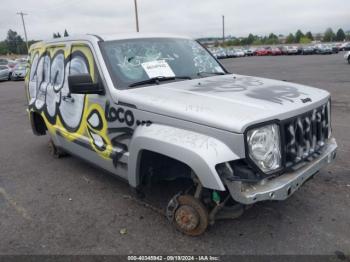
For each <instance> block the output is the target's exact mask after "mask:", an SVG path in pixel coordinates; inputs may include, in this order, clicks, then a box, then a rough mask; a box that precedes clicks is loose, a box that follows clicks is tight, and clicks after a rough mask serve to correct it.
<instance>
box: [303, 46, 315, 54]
mask: <svg viewBox="0 0 350 262" xmlns="http://www.w3.org/2000/svg"><path fill="white" fill-rule="evenodd" d="M314 53H315V48H314V47H313V46H311V45H309V46H303V47H302V48H301V54H302V55H313V54H314Z"/></svg>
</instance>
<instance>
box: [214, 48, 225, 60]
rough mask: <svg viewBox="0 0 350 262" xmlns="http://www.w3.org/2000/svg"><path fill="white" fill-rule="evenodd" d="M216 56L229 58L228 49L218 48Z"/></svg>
mask: <svg viewBox="0 0 350 262" xmlns="http://www.w3.org/2000/svg"><path fill="white" fill-rule="evenodd" d="M216 58H218V59H223V58H227V53H226V50H225V49H224V48H222V47H220V48H218V49H217V50H216Z"/></svg>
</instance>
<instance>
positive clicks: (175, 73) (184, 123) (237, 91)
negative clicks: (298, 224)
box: [26, 34, 337, 235]
mask: <svg viewBox="0 0 350 262" xmlns="http://www.w3.org/2000/svg"><path fill="white" fill-rule="evenodd" d="M29 67H30V71H29V72H28V73H27V75H26V87H27V88H26V90H27V97H28V113H29V118H30V122H31V125H32V128H33V132H34V134H36V135H44V134H46V133H48V135H49V137H50V148H51V152H52V153H53V155H55V156H57V157H59V156H62V155H63V154H65V153H69V154H72V155H76V156H79V157H80V158H83V159H85V160H86V161H89V162H90V163H92V164H94V165H97V166H99V167H101V168H103V169H105V170H107V171H108V172H110V173H112V174H114V175H116V176H119V177H121V178H124V179H125V180H126V181H127V182H128V184H129V185H130V186H131V188H133V189H135V190H136V191H137V192H142V191H143V189H144V187H145V186H147V185H148V184H149V183H152V182H153V181H154V180H163V179H166V180H175V179H184V180H186V181H189V183H183V185H188V186H186V187H185V186H184V188H182V189H181V191H180V192H179V193H177V194H175V195H174V196H173V197H172V198H171V199H170V201H169V203H168V205H167V207H166V214H167V217H168V219H169V220H170V221H171V222H172V223H173V224H174V225H175V226H176V227H177V228H178V229H179V230H180V231H182V232H184V233H185V234H188V235H199V234H201V233H203V232H204V231H205V230H206V228H207V226H208V224H210V223H213V222H214V221H215V219H217V218H220V217H223V215H224V216H226V217H227V216H229V217H235V216H238V215H239V214H241V213H242V211H243V210H244V209H245V208H246V207H247V206H250V205H252V204H254V203H256V202H258V201H265V200H284V199H286V198H288V197H289V196H291V195H292V194H293V193H294V192H295V191H296V190H297V189H298V188H299V187H300V186H302V184H303V183H304V182H305V181H307V180H308V179H310V178H311V177H313V175H315V174H316V173H317V172H318V171H319V170H320V169H321V168H322V167H323V166H325V165H326V164H328V163H330V162H331V161H332V160H333V159H334V157H335V152H336V148H337V144H336V142H335V139H334V138H332V135H331V119H330V117H331V103H330V95H329V93H328V92H326V91H324V90H320V89H316V88H312V87H307V86H303V85H299V84H292V83H288V82H281V81H275V80H270V79H264V78H258V77H252V76H244V75H237V74H232V73H229V72H227V70H226V69H225V68H224V67H223V66H222V65H221V64H220V63H219V62H218V61H217V60H216V59H215V58H214V57H213V56H212V55H211V54H210V53H209V52H208V51H207V50H206V49H205V48H203V47H202V46H201V45H200V44H199V43H197V42H195V41H193V40H191V39H188V38H183V37H174V36H164V35H140V34H137V35H127V36H105V37H101V36H95V35H85V36H81V37H67V38H64V39H54V40H50V41H45V42H40V43H36V44H34V45H32V47H31V49H30V65H29Z"/></svg>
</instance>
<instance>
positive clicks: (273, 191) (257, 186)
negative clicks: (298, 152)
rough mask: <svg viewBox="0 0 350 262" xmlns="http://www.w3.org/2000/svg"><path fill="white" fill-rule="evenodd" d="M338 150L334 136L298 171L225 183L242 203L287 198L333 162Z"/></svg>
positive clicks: (235, 198)
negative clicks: (254, 181) (249, 180)
mask: <svg viewBox="0 0 350 262" xmlns="http://www.w3.org/2000/svg"><path fill="white" fill-rule="evenodd" d="M336 150H337V143H336V141H335V139H334V138H332V139H330V140H329V141H328V143H327V145H326V146H325V147H324V148H323V149H322V150H321V151H320V155H319V156H318V157H317V158H316V159H315V160H313V161H311V162H309V163H307V164H306V165H304V166H303V167H300V168H299V169H298V170H296V171H292V172H287V173H284V174H282V175H280V176H278V177H275V178H273V179H264V180H261V181H259V182H258V183H247V182H242V181H230V180H228V179H225V184H226V186H227V188H228V189H229V191H230V194H231V196H232V198H233V199H234V200H235V201H237V202H239V203H242V204H246V205H249V204H253V203H255V202H259V201H264V200H285V199H287V198H288V197H289V196H291V195H292V194H293V193H294V192H295V191H296V190H297V189H298V188H299V187H301V186H302V185H303V183H304V182H305V181H307V180H308V179H309V178H310V177H312V176H313V175H314V174H315V173H317V172H318V171H319V170H320V169H321V168H322V167H324V166H325V165H327V164H329V163H330V162H332V161H333V159H334V158H335V155H336Z"/></svg>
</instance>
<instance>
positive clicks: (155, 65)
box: [141, 60, 175, 78]
mask: <svg viewBox="0 0 350 262" xmlns="http://www.w3.org/2000/svg"><path fill="white" fill-rule="evenodd" d="M141 65H142V67H143V69H144V70H145V71H146V74H147V75H148V77H149V78H153V77H174V76H175V74H174V72H173V70H172V69H171V68H170V66H169V65H168V63H167V62H166V61H165V60H155V61H151V62H146V63H142V64H141Z"/></svg>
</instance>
